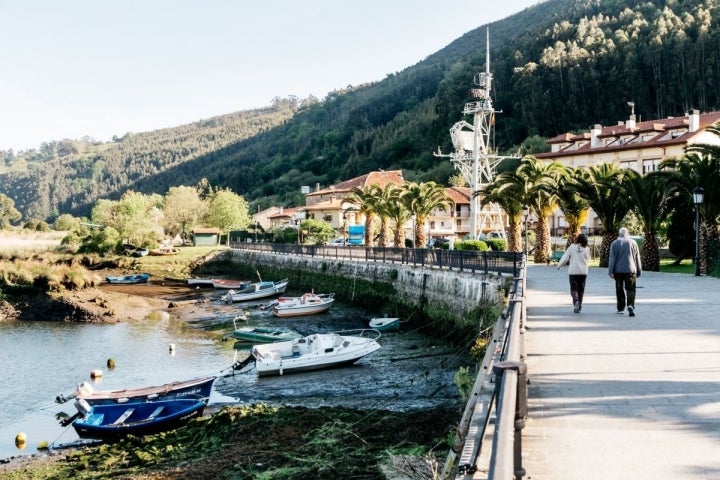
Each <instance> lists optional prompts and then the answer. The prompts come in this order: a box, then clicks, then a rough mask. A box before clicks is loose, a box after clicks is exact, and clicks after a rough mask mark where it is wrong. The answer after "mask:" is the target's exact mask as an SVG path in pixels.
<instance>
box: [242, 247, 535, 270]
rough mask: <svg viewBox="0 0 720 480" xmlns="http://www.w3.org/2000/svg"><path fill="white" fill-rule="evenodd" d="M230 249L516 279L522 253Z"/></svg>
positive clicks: (442, 250) (383, 249)
mask: <svg viewBox="0 0 720 480" xmlns="http://www.w3.org/2000/svg"><path fill="white" fill-rule="evenodd" d="M232 247H233V248H235V249H239V250H252V251H259V252H269V253H277V254H283V255H306V256H311V257H320V258H333V259H342V260H346V259H349V260H358V261H365V262H380V263H399V264H405V265H412V266H414V267H432V268H439V269H442V270H456V271H459V272H468V273H472V274H475V273H490V272H497V273H498V274H510V275H513V276H517V275H519V273H520V270H521V268H522V265H523V263H522V262H523V258H524V256H523V253H522V252H495V251H487V252H477V251H468V250H444V249H439V248H434V249H433V248H398V247H357V246H333V245H296V244H289V243H241V242H238V243H234V244H233V245H232Z"/></svg>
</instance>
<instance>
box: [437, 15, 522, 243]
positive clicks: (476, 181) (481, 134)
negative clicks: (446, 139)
mask: <svg viewBox="0 0 720 480" xmlns="http://www.w3.org/2000/svg"><path fill="white" fill-rule="evenodd" d="M473 83H474V84H475V88H471V89H470V90H469V92H468V97H469V99H470V100H471V101H470V102H468V103H466V104H465V108H464V109H463V112H462V113H463V114H465V115H472V116H473V124H472V125H470V124H469V123H468V122H466V121H464V120H462V121H460V122H458V123H456V124H455V125H453V126H452V128H451V129H450V138H451V139H452V143H453V147H454V148H455V152H454V153H450V154H443V153H442V152H441V151H440V149H439V148H438V151H437V153H435V156H436V157H449V158H450V161H451V162H452V163H453V164H454V165H455V168H456V169H458V170H460V173H461V174H462V175H463V177H464V178H465V180H466V181H467V182H468V185H470V235H471V237H472V238H478V235H479V234H480V233H482V232H480V231H479V230H478V225H477V223H478V220H479V221H480V224H481V225H486V226H488V225H489V226H490V230H491V231H496V232H501V233H502V235H503V236H504V235H505V228H504V226H503V223H502V211H501V209H500V206H499V205H497V204H494V203H493V204H491V205H489V206H488V208H487V209H485V210H481V209H480V208H479V205H480V199H479V198H478V197H477V195H476V193H477V192H478V191H479V190H480V189H482V188H483V187H484V186H486V185H488V184H489V183H492V181H493V175H494V174H495V167H496V166H497V165H498V164H499V163H500V162H501V161H502V160H504V159H506V158H512V157H507V156H505V157H500V156H498V155H495V154H494V153H493V152H492V149H491V147H490V140H491V138H492V129H493V126H494V125H495V109H494V108H493V104H492V98H491V96H490V91H491V90H492V74H491V73H490V29H488V30H487V33H486V52H485V72H481V73H478V74H477V75H475V77H474V78H473Z"/></svg>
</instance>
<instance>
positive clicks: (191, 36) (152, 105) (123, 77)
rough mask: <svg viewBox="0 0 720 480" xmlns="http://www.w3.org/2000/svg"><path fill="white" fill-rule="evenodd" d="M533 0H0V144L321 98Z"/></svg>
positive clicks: (174, 122) (17, 146)
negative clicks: (290, 98)
mask: <svg viewBox="0 0 720 480" xmlns="http://www.w3.org/2000/svg"><path fill="white" fill-rule="evenodd" d="M537 3H540V0H502V1H500V0H472V1H471V0H445V1H442V2H441V1H438V0H362V1H357V2H349V1H343V0H305V1H301V0H261V1H257V0H255V1H252V0H63V1H57V0H0V25H2V26H1V27H0V150H8V149H10V148H12V149H13V150H14V151H15V152H19V151H21V150H27V149H30V148H39V147H40V145H41V144H42V143H43V142H50V141H53V140H63V139H66V138H69V139H80V138H82V137H84V136H90V137H92V138H94V139H95V140H98V141H109V140H111V139H112V137H113V135H117V136H123V135H124V134H125V133H127V132H144V131H149V130H156V129H160V128H168V127H175V126H178V125H183V124H186V123H191V122H195V121H198V120H201V119H205V118H210V117H213V116H216V115H222V114H226V113H231V112H236V111H239V110H249V109H254V108H261V107H265V106H268V105H270V104H271V101H272V99H273V98H275V97H288V96H291V95H294V96H297V97H299V98H307V97H308V96H309V95H314V96H315V97H317V98H319V99H323V98H324V97H325V96H326V95H327V93H328V92H331V91H333V90H336V89H339V88H344V87H346V86H348V85H360V84H363V83H368V82H374V81H379V80H382V79H383V78H385V77H386V76H387V75H388V74H392V73H396V72H399V71H401V70H403V69H405V68H406V67H409V66H412V65H414V64H416V63H417V62H419V61H421V60H422V59H424V58H425V57H427V56H429V55H431V54H433V53H435V52H437V51H438V50H440V49H442V48H443V47H445V46H447V45H448V44H450V43H451V42H452V41H453V40H455V39H457V38H459V37H461V36H462V35H463V34H464V33H466V32H468V31H470V30H473V29H475V28H477V27H480V26H482V25H485V24H487V23H491V22H494V21H496V20H500V19H503V18H505V17H508V16H510V15H512V14H514V13H517V12H520V11H522V10H524V9H525V8H527V7H529V6H532V5H536V4H537ZM490 42H491V43H492V30H491V31H490Z"/></svg>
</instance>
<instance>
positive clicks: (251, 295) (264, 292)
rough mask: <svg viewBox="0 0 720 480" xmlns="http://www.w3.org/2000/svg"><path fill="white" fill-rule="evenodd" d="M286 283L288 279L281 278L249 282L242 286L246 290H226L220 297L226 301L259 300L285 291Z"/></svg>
mask: <svg viewBox="0 0 720 480" xmlns="http://www.w3.org/2000/svg"><path fill="white" fill-rule="evenodd" d="M287 285H288V280H287V279H285V280H281V281H279V282H259V283H251V284H250V285H249V286H247V287H245V288H243V290H246V292H245V293H243V292H234V291H233V290H230V291H228V293H227V294H225V295H224V296H223V297H222V298H223V299H224V300H225V301H226V302H227V303H234V302H249V301H252V300H260V299H262V298H268V297H272V296H275V295H280V294H281V293H283V292H284V291H285V289H286V288H287Z"/></svg>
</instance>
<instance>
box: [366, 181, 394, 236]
mask: <svg viewBox="0 0 720 480" xmlns="http://www.w3.org/2000/svg"><path fill="white" fill-rule="evenodd" d="M399 189H400V187H398V186H397V185H395V184H394V183H388V184H387V185H385V188H382V187H380V186H379V185H373V187H372V192H373V193H374V194H375V213H376V214H377V216H378V218H379V219H380V232H379V233H378V247H387V246H388V244H389V243H390V241H389V240H390V238H389V237H390V235H389V234H390V228H389V226H390V225H389V224H390V213H391V210H392V207H393V206H394V205H396V204H397V194H396V191H397V190H399Z"/></svg>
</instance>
